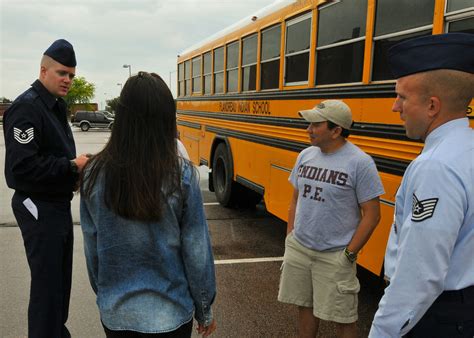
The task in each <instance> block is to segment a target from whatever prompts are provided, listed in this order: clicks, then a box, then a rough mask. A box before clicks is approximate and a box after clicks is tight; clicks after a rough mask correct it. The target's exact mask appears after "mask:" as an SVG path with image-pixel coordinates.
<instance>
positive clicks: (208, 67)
mask: <svg viewBox="0 0 474 338" xmlns="http://www.w3.org/2000/svg"><path fill="white" fill-rule="evenodd" d="M203 68H204V72H203V73H204V94H210V93H211V80H212V64H211V52H208V53H206V54H204V65H203Z"/></svg>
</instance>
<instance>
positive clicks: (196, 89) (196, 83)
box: [193, 56, 201, 93]
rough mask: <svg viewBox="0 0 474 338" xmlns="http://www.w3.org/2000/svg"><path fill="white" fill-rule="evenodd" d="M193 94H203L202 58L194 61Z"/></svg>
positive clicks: (196, 58)
mask: <svg viewBox="0 0 474 338" xmlns="http://www.w3.org/2000/svg"><path fill="white" fill-rule="evenodd" d="M193 93H201V57H200V56H198V57H195V58H194V59H193Z"/></svg>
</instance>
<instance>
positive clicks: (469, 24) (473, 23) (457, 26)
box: [448, 17, 474, 34]
mask: <svg viewBox="0 0 474 338" xmlns="http://www.w3.org/2000/svg"><path fill="white" fill-rule="evenodd" d="M448 32H462V33H471V34H474V17H472V18H467V19H462V20H457V21H452V22H449V25H448Z"/></svg>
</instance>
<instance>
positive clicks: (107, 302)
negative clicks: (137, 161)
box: [81, 161, 216, 333]
mask: <svg viewBox="0 0 474 338" xmlns="http://www.w3.org/2000/svg"><path fill="white" fill-rule="evenodd" d="M182 163H183V165H182V173H181V177H182V179H181V180H182V182H181V186H182V190H183V194H182V197H181V198H180V197H179V195H177V194H174V195H173V196H171V197H170V198H169V199H168V200H167V201H166V204H165V205H164V206H163V211H164V214H163V218H162V220H160V221H159V222H154V223H143V222H138V221H133V220H127V219H124V218H122V217H120V216H118V215H116V214H115V213H113V212H112V211H111V210H110V209H108V208H107V207H106V206H105V203H104V181H103V176H104V175H103V174H102V173H101V175H99V176H98V178H97V181H96V184H95V185H94V190H93V192H92V194H91V196H90V198H87V199H86V198H83V197H81V227H82V232H83V235H84V251H85V255H86V263H87V270H88V273H89V279H90V283H91V286H92V288H93V289H94V291H95V293H96V294H97V305H98V306H99V311H100V317H101V320H102V322H103V323H104V324H105V326H106V327H107V328H109V329H111V330H132V331H138V332H143V333H160V332H168V331H172V330H175V329H177V328H178V327H180V326H181V325H183V324H185V323H187V322H188V321H190V320H191V319H192V317H193V313H194V317H195V318H196V320H197V321H198V322H199V323H200V324H202V325H204V326H208V325H209V324H211V322H212V318H213V316H212V311H211V304H212V302H213V301H214V297H215V294H216V283H215V272H214V259H213V255H212V249H211V242H210V238H209V230H208V226H207V221H206V217H205V214H204V209H203V204H202V197H201V191H200V188H199V178H198V175H197V173H196V172H195V169H194V168H193V167H192V164H191V163H190V162H189V161H183V162H182Z"/></svg>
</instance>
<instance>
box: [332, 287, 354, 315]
mask: <svg viewBox="0 0 474 338" xmlns="http://www.w3.org/2000/svg"><path fill="white" fill-rule="evenodd" d="M336 285H337V291H338V297H337V298H338V302H337V303H338V309H339V311H342V313H345V315H349V316H350V315H352V314H353V315H356V314H357V294H358V293H359V290H360V284H359V281H358V280H357V279H355V280H354V281H341V282H337V284H336Z"/></svg>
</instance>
